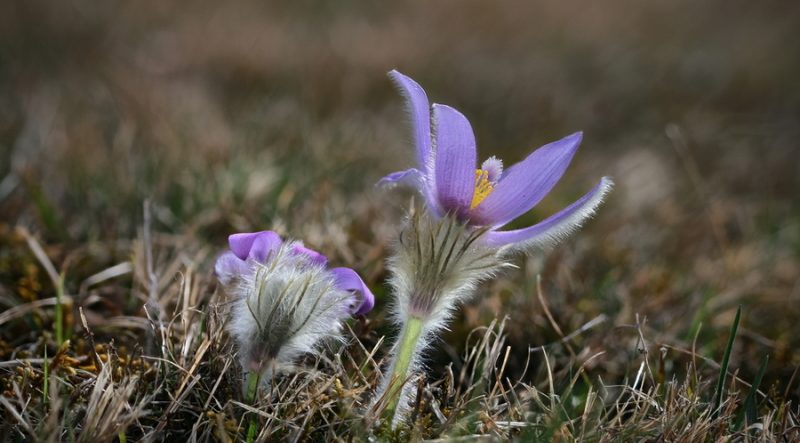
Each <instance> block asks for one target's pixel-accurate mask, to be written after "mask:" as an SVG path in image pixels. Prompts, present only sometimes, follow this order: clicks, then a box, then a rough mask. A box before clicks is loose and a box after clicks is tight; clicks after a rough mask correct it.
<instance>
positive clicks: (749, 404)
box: [734, 354, 769, 429]
mask: <svg viewBox="0 0 800 443" xmlns="http://www.w3.org/2000/svg"><path fill="white" fill-rule="evenodd" d="M768 363H769V354H767V355H765V356H764V359H763V360H761V367H760V368H759V369H758V374H757V375H756V378H755V380H753V385H752V386H750V391H749V392H748V393H747V397H746V398H745V400H744V406H743V407H742V410H741V411H740V412H739V416H738V417H737V418H736V424H735V425H734V429H741V427H742V424H743V422H744V420H745V417H747V423H748V424H753V423H755V422H756V420H757V419H758V411H757V410H756V403H757V400H756V394H758V388H759V386H761V380H762V379H763V378H764V373H765V372H767V364H768Z"/></svg>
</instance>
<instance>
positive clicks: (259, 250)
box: [234, 231, 283, 263]
mask: <svg viewBox="0 0 800 443" xmlns="http://www.w3.org/2000/svg"><path fill="white" fill-rule="evenodd" d="M282 243H283V240H281V237H280V236H279V235H278V234H276V233H275V232H272V231H261V232H259V233H258V235H256V236H255V238H254V239H253V242H252V244H251V245H250V252H249V253H248V254H247V257H248V258H251V259H254V260H256V261H258V262H259V263H266V262H267V258H269V256H270V255H271V254H273V253H274V252H275V251H277V250H278V248H280V247H281V244H282ZM234 253H235V252H234Z"/></svg>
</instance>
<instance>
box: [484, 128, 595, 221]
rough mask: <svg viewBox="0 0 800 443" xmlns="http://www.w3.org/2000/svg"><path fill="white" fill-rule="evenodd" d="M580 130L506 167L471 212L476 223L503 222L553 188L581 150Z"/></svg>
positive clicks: (517, 214)
mask: <svg viewBox="0 0 800 443" xmlns="http://www.w3.org/2000/svg"><path fill="white" fill-rule="evenodd" d="M582 138H583V133H581V132H577V133H575V134H572V135H570V136H568V137H564V138H562V139H561V140H559V141H556V142H553V143H550V144H547V145H544V146H542V147H541V148H539V149H537V150H535V151H533V153H532V154H531V155H529V156H528V157H527V158H526V159H525V160H522V161H521V162H519V163H517V164H515V165H514V166H512V167H511V168H509V169H508V171H506V172H505V173H504V174H503V176H502V178H501V179H500V181H499V182H498V183H497V184H496V185H495V187H494V191H493V192H492V193H491V194H489V196H488V197H486V199H485V200H484V201H483V202H481V204H480V205H478V207H476V208H475V209H474V210H473V211H472V212H471V219H472V221H473V223H475V224H480V225H485V226H495V227H499V226H503V225H504V224H506V223H508V222H510V221H511V220H513V219H515V218H517V217H519V216H520V215H522V214H524V213H526V212H528V211H529V210H530V209H531V208H533V207H534V206H536V204H537V203H539V202H540V201H541V200H542V199H543V198H544V197H545V196H546V195H547V194H548V193H549V192H550V190H551V189H553V186H555V184H556V183H558V180H559V179H560V178H561V176H562V175H563V174H564V171H566V169H567V166H569V163H570V161H571V160H572V156H573V155H575V151H577V150H578V145H579V144H580V143H581V139H582Z"/></svg>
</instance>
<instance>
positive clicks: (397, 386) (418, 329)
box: [384, 316, 422, 421]
mask: <svg viewBox="0 0 800 443" xmlns="http://www.w3.org/2000/svg"><path fill="white" fill-rule="evenodd" d="M421 336H422V319H420V318H417V317H414V316H411V317H409V318H408V321H407V322H406V325H405V327H404V328H403V335H402V336H401V337H400V345H399V346H398V348H397V353H396V354H395V356H394V364H393V365H392V373H391V376H390V377H391V378H390V379H389V380H390V381H389V387H388V389H387V390H386V398H385V401H386V405H387V406H386V409H385V410H384V417H386V419H388V420H390V421H391V420H393V419H394V415H395V412H396V411H397V404H398V402H399V401H400V393H401V392H402V391H403V385H404V384H405V382H406V381H407V379H408V368H409V367H410V366H411V361H412V360H413V358H414V353H415V352H416V351H417V343H418V342H419V338H420V337H421Z"/></svg>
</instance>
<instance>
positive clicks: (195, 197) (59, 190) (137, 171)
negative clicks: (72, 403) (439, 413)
mask: <svg viewBox="0 0 800 443" xmlns="http://www.w3.org/2000/svg"><path fill="white" fill-rule="evenodd" d="M0 11H2V12H0V245H1V246H2V249H1V250H0V283H2V288H1V289H2V294H1V295H2V299H3V303H4V304H5V305H6V306H3V308H2V309H7V308H9V307H10V306H12V305H14V304H15V303H23V302H29V301H32V300H35V299H37V298H44V297H51V296H52V294H53V291H54V288H53V287H52V284H51V283H50V282H49V281H48V280H47V278H46V277H45V276H44V275H45V271H44V270H42V269H41V268H40V266H39V265H38V261H37V260H36V259H35V258H34V257H33V256H32V254H31V252H30V249H29V248H28V247H27V245H26V243H25V240H24V238H23V236H22V235H21V234H20V232H21V229H22V228H24V229H25V230H27V231H29V232H31V233H33V235H34V236H35V237H36V238H38V239H39V241H40V242H41V243H42V245H43V246H44V247H45V250H46V252H47V255H48V256H49V257H50V258H51V260H52V261H53V263H54V265H55V266H56V267H57V268H58V270H59V271H63V272H64V273H65V284H66V289H67V292H68V293H71V292H81V291H84V290H85V292H87V294H89V295H92V294H94V295H96V296H97V297H95V298H91V297H89V298H86V299H85V301H86V304H85V306H86V309H87V311H89V313H90V314H91V312H92V311H96V312H97V313H99V314H102V315H95V316H94V317H93V316H92V315H89V319H90V321H93V322H96V323H98V324H99V323H102V321H103V319H102V318H101V317H113V316H115V315H127V316H137V315H139V316H141V315H143V314H142V312H141V303H139V302H137V297H139V294H140V293H142V292H143V291H144V290H143V289H142V288H141V287H140V285H138V284H137V283H136V281H137V280H136V278H135V277H136V276H135V275H134V276H130V275H128V276H124V275H123V276H121V277H120V278H118V279H116V280H115V283H114V284H113V285H104V286H103V287H102V288H100V289H91V290H88V289H86V286H85V285H86V282H87V279H88V278H89V277H90V276H92V275H94V274H96V273H98V272H100V271H102V270H103V269H106V268H108V267H110V266H113V265H115V264H117V263H120V262H122V261H125V260H129V259H131V257H132V256H135V255H136V251H135V250H136V239H137V238H140V237H141V235H142V234H141V233H142V226H143V215H142V214H143V211H142V208H143V202H144V201H145V200H147V199H149V201H150V202H151V205H152V213H153V216H152V229H153V231H154V232H157V233H158V241H159V242H158V243H157V244H158V245H159V249H158V250H157V255H158V257H165V256H171V257H178V258H179V259H180V260H181V262H182V263H184V264H186V263H190V264H191V265H192V266H194V267H196V268H197V269H200V270H202V272H203V275H205V276H206V277H205V278H206V280H205V281H206V282H207V284H208V289H207V291H209V292H210V291H212V290H213V278H212V276H211V262H212V260H213V257H214V255H215V254H216V253H218V252H219V251H220V250H222V249H223V248H224V247H225V238H226V236H227V234H229V233H231V232H234V231H248V230H256V229H275V230H278V231H280V232H282V233H283V234H286V235H290V236H293V237H298V238H303V239H304V240H305V241H306V243H307V244H309V245H310V246H312V247H314V248H316V249H319V250H321V251H323V252H324V253H326V254H327V255H329V256H330V257H331V261H332V262H334V263H337V264H345V265H349V266H353V267H355V268H356V269H358V270H359V271H360V272H361V273H362V274H364V275H365V276H366V278H367V280H368V282H369V284H370V286H371V287H373V288H374V289H375V292H376V294H377V295H378V297H379V304H378V309H377V310H376V311H375V312H374V314H373V315H371V316H370V320H369V321H370V325H372V327H373V332H372V334H373V335H372V336H370V335H369V334H366V335H365V337H364V338H363V339H364V340H367V341H369V340H374V338H375V336H377V335H379V334H383V333H389V332H390V331H391V328H390V327H389V326H388V324H387V323H386V322H385V321H384V318H385V316H386V312H387V304H388V296H387V294H386V293H385V292H386V291H385V288H384V287H383V280H384V278H385V277H386V274H385V270H384V262H383V260H384V258H385V257H386V254H387V251H388V250H389V247H390V245H391V241H392V239H393V236H394V235H395V232H396V229H397V227H398V225H399V221H400V219H401V217H402V215H403V211H404V209H403V208H404V207H406V206H407V204H408V202H409V200H410V198H411V194H410V193H406V194H402V193H400V194H398V193H386V192H381V191H379V190H377V189H375V188H374V186H373V185H374V183H375V182H376V181H377V180H378V179H379V178H380V177H381V176H383V175H385V174H387V173H389V172H393V171H396V170H399V169H401V168H405V167H409V166H411V165H412V162H413V148H412V146H411V145H410V135H409V134H410V133H409V127H408V124H407V121H406V118H405V115H404V112H403V107H402V100H401V98H400V96H399V94H398V93H397V92H396V91H395V90H394V88H393V87H392V85H391V82H390V81H389V80H388V78H387V77H386V72H387V71H389V70H390V69H393V68H397V69H398V70H400V71H401V72H404V73H406V74H408V75H410V76H411V77H413V78H415V79H416V80H417V81H418V82H420V83H421V84H422V85H423V87H424V88H425V89H426V90H427V92H428V95H429V97H430V98H431V100H432V101H435V102H441V103H446V104H450V105H452V106H455V107H456V108H458V109H460V110H461V111H462V112H464V114H466V115H467V116H468V118H469V119H470V120H471V122H472V124H473V127H474V129H475V133H476V136H477V140H478V146H479V156H480V157H481V158H485V157H488V156H490V155H493V154H494V155H498V156H499V157H501V158H503V159H504V160H505V162H506V164H507V165H509V164H511V163H513V162H515V161H517V160H520V159H521V158H523V157H524V156H525V155H526V154H527V153H529V152H530V151H531V150H532V149H534V148H536V147H538V146H540V145H542V144H544V143H546V142H549V141H552V140H555V139H558V138H560V137H563V136H565V135H568V134H571V133H573V132H575V131H578V130H583V131H584V142H583V145H582V147H581V149H580V151H579V152H578V154H577V155H576V157H575V159H574V160H573V164H572V166H571V167H570V169H569V170H568V172H567V173H566V175H565V176H564V178H563V179H562V181H561V182H560V183H559V185H558V186H557V187H556V188H555V190H554V191H553V193H552V194H551V195H550V196H548V198H547V199H546V200H545V201H544V202H542V204H540V205H539V206H538V207H537V208H535V209H534V210H533V211H532V212H530V213H529V214H527V215H526V216H524V217H522V218H520V219H518V220H516V221H515V222H514V225H513V227H519V226H527V225H529V224H531V223H534V222H535V221H536V220H539V219H541V218H542V217H545V216H547V215H549V214H551V213H553V212H555V211H557V210H558V209H560V208H561V207H563V206H565V205H566V204H568V203H570V202H571V201H573V200H574V199H575V198H577V197H578V196H580V195H582V194H583V193H584V192H586V191H587V190H588V189H589V188H590V187H591V186H592V185H593V184H594V183H596V181H597V180H598V179H599V178H600V177H601V176H603V175H611V176H613V177H614V179H615V181H616V183H617V186H616V188H615V190H614V192H613V193H612V195H611V197H610V199H609V200H608V202H607V203H606V204H605V205H604V206H603V207H602V208H601V210H600V212H599V214H598V216H597V217H596V218H595V219H594V220H593V221H591V222H590V223H589V224H588V225H587V227H586V228H585V229H583V230H582V231H581V232H580V233H579V234H578V235H576V236H574V237H573V238H572V239H571V240H569V241H567V242H565V243H564V244H562V245H560V246H559V247H558V248H556V249H555V250H553V251H550V252H548V253H542V254H537V255H534V256H531V257H527V258H526V257H521V258H520V259H519V262H518V264H519V266H520V267H519V269H518V270H514V271H512V272H509V273H508V274H507V275H505V276H503V278H500V279H498V280H497V281H494V282H492V283H491V284H487V285H485V287H484V288H482V289H481V291H480V292H481V294H480V297H479V298H477V299H476V301H475V302H474V303H472V304H470V305H469V306H467V307H466V308H465V309H464V311H463V313H462V314H461V315H460V316H459V318H458V319H456V321H454V323H453V325H452V330H451V332H450V333H449V334H448V336H447V337H445V339H444V340H443V342H442V343H441V344H440V346H439V348H438V350H437V353H436V354H435V355H432V356H431V367H432V368H433V370H434V371H437V370H442V368H443V367H444V365H446V364H447V363H448V362H450V361H452V360H453V358H454V357H457V356H458V354H459V353H460V352H461V351H462V350H463V346H464V342H465V338H466V335H467V332H468V331H470V330H471V329H473V328H475V327H477V326H482V325H487V324H488V323H489V322H490V321H491V320H492V319H494V318H495V317H497V318H503V317H504V316H509V319H508V320H507V328H508V334H509V336H508V344H509V345H511V346H512V350H513V351H512V358H511V360H510V362H509V368H510V369H509V370H510V371H511V373H512V374H517V375H518V376H523V377H524V375H522V374H523V368H524V366H525V364H526V359H527V355H528V347H529V346H534V347H535V346H542V345H548V344H551V343H554V342H557V341H558V340H559V338H560V336H559V334H558V332H557V331H556V329H555V328H554V327H553V325H552V322H551V321H550V320H548V319H547V317H546V316H545V314H544V309H543V306H542V301H544V302H545V303H547V305H548V307H549V310H550V312H551V313H552V317H553V321H555V323H557V324H558V325H559V326H560V329H561V331H562V332H563V333H564V334H569V333H570V332H572V331H576V330H579V329H581V328H582V327H583V325H586V324H587V323H590V326H589V327H586V328H584V329H585V331H584V332H583V333H581V334H578V335H577V336H576V338H575V339H574V340H573V341H572V342H571V345H570V346H569V347H564V346H561V345H554V346H551V347H550V348H548V349H549V350H551V352H552V354H553V357H554V359H555V360H556V363H557V364H558V362H561V363H563V364H565V362H568V361H571V359H573V358H575V354H578V357H581V356H583V357H582V358H583V359H585V358H586V357H587V356H588V355H592V354H595V353H597V352H605V354H603V355H602V356H601V357H598V358H596V359H594V360H592V361H591V363H590V364H589V369H590V371H593V372H592V373H593V374H595V375H597V376H600V377H602V378H603V379H604V380H606V381H609V380H612V381H613V380H621V379H623V378H624V377H625V376H626V375H628V376H631V368H633V371H634V372H635V369H636V367H638V362H639V361H640V360H639V359H640V352H641V349H648V351H649V355H650V357H651V358H652V359H656V358H657V356H658V355H662V352H663V355H664V356H665V357H666V362H667V363H666V366H665V372H666V376H667V377H670V378H671V377H679V376H680V374H682V373H684V372H685V370H686V366H687V365H688V364H689V362H690V361H691V360H692V357H691V355H690V354H691V349H692V348H693V347H694V348H695V349H696V351H697V353H698V354H700V355H701V356H704V357H707V358H709V359H711V360H712V361H710V362H705V363H704V362H702V361H701V362H700V363H698V364H699V365H700V366H701V367H702V368H704V369H706V370H708V371H709V374H713V373H714V371H715V370H716V369H715V367H714V364H713V361H719V360H720V359H721V355H722V352H723V349H724V346H725V341H726V340H727V336H728V331H729V328H730V325H731V322H732V320H733V315H734V312H735V310H736V307H737V306H739V305H741V306H742V307H743V320H742V325H741V327H740V332H739V338H738V340H737V342H736V347H735V348H734V352H733V356H732V363H731V368H732V369H733V370H738V371H739V372H740V374H739V375H740V376H742V377H743V378H745V379H752V377H753V376H754V374H755V373H756V371H757V369H758V366H759V363H760V361H761V359H762V357H763V356H764V355H766V354H769V355H770V365H769V368H768V371H767V376H766V378H765V386H767V387H768V388H769V389H772V391H771V392H772V393H773V394H774V395H781V394H789V395H790V396H792V395H794V396H796V395H797V393H798V388H797V387H796V386H797V385H798V384H800V383H798V382H797V381H794V382H793V383H791V382H790V379H791V378H792V377H793V374H796V371H797V367H798V365H800V353H798V346H799V345H800V334H799V333H798V332H800V329H798V322H800V303H799V302H800V204H799V203H800V201H799V200H798V195H800V149H799V148H800V146H798V140H800V82H799V81H798V79H800V55H799V54H800V53H798V52H797V42H798V30H800V3H796V2H787V1H770V0H768V1H762V2H749V1H739V0H734V1H721V0H720V1H706V2H696V1H688V0H674V1H639V0H629V1H626V0H619V1H611V2H563V1H551V2H543V1H537V2H529V1H509V2H502V3H500V2H482V1H463V0H460V1H442V2H428V1H421V0H420V1H406V2H368V1H337V2H333V1H285V2H244V1H233V2H218V1H195V2H177V1H164V0H159V1H155V0H141V1H136V2H122V1H114V0H111V1H104V2H94V1H83V0H70V1H44V0H29V1H11V2H4V4H3V5H2V6H1V7H0ZM157 272H158V273H159V275H162V276H165V277H164V278H165V280H166V281H169V280H170V278H172V276H173V274H174V273H175V272H176V270H175V269H172V268H163V269H159V270H157ZM537 275H541V282H542V292H541V294H537V290H536V278H537ZM93 291H94V292H93ZM90 301H91V303H89V302H90ZM637 315H638V318H639V324H640V326H641V329H642V331H643V335H644V337H645V339H646V340H647V346H642V344H641V343H639V340H640V335H639V333H638V332H637V330H636V328H635V327H633V325H635V324H636V322H637ZM9 331H10V330H9ZM21 334H22V335H16V336H15V337H14V338H13V340H12V338H10V337H9V336H5V337H4V338H3V339H4V341H3V344H4V346H0V350H2V349H5V350H8V349H11V348H12V347H14V346H16V345H17V344H19V342H20V341H24V340H27V339H32V337H26V336H25V335H24V333H21ZM128 336H129V337H130V338H131V339H132V340H133V339H135V333H133V332H132V333H130V334H128ZM118 337H120V336H118ZM117 339H118V340H124V338H117ZM14 340H16V342H15V341H14ZM3 352H6V351H3ZM533 356H534V357H533V364H534V365H535V364H539V363H537V358H538V357H536V354H535V353H534V354H533ZM6 357H7V355H6V356H5V357H4V358H6ZM454 364H455V365H456V366H457V365H458V364H459V363H458V359H456V362H455V363H454Z"/></svg>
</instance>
